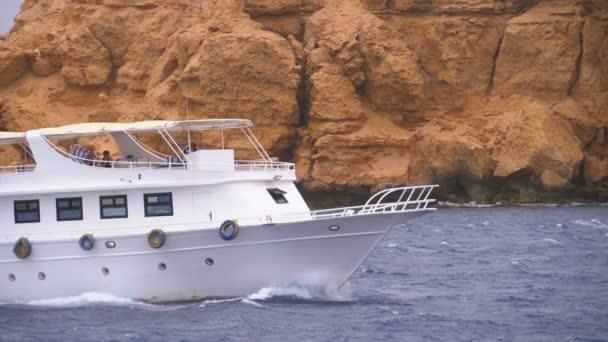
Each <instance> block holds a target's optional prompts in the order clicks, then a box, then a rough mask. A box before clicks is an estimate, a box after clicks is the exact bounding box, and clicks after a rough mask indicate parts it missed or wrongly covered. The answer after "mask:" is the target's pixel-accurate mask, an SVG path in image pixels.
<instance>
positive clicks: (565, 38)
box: [0, 0, 608, 202]
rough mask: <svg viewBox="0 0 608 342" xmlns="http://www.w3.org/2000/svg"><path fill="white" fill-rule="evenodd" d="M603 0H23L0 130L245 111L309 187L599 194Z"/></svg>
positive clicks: (603, 146)
mask: <svg viewBox="0 0 608 342" xmlns="http://www.w3.org/2000/svg"><path fill="white" fill-rule="evenodd" d="M607 36H608V3H607V2H605V1H601V0H584V1H577V0H551V1H532V0H508V1H505V0H466V1H451V0H450V1H443V0H423V1H421V0H416V1H410V0H392V1H384V0H297V1H294V0H238V1H237V0H234V1H233V0H209V1H204V2H195V1H190V0H130V1H125V0H120V1H117V0H27V1H26V2H25V4H24V5H23V6H22V11H21V13H20V14H19V15H18V16H17V18H16V22H15V26H14V28H13V29H12V31H11V32H10V33H9V34H8V35H6V36H3V37H2V39H3V41H0V129H3V130H26V129H31V128H37V127H43V126H53V125H63V124H68V123H74V122H85V121H134V120H144V119H151V118H152V119H160V118H166V119H185V118H186V117H190V118H219V117H244V118H250V119H252V120H253V121H254V122H256V124H257V127H256V129H255V132H256V134H257V135H259V136H260V138H261V142H262V143H263V144H264V145H265V146H267V147H268V149H269V151H270V153H271V154H272V155H276V156H280V157H281V158H282V159H287V160H294V161H295V162H296V163H297V167H298V177H299V181H300V182H301V183H302V184H303V186H304V188H305V189H307V190H310V191H336V190H351V191H363V192H366V191H369V190H374V189H376V188H380V187H385V186H390V185H401V184H418V183H426V182H437V183H440V184H441V185H443V186H442V187H441V193H440V196H441V197H442V198H443V199H448V200H476V201H484V202H485V201H489V202H494V201H539V200H554V199H555V197H551V196H553V195H558V196H566V197H580V196H582V197H585V198H589V199H595V200H606V199H607V197H606V196H608V195H607V192H608V190H607V188H608V37H607Z"/></svg>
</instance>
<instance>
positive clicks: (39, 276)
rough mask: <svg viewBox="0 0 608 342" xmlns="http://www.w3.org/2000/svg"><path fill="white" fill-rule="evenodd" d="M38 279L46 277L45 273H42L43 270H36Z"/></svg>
mask: <svg viewBox="0 0 608 342" xmlns="http://www.w3.org/2000/svg"><path fill="white" fill-rule="evenodd" d="M38 279H40V280H44V279H46V274H44V272H38Z"/></svg>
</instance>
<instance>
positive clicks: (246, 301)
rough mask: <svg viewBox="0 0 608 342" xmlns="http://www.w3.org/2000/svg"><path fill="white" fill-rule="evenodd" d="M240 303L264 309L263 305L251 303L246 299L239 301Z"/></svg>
mask: <svg viewBox="0 0 608 342" xmlns="http://www.w3.org/2000/svg"><path fill="white" fill-rule="evenodd" d="M241 303H243V304H249V305H253V306H255V307H258V308H264V307H265V306H264V305H262V304H260V303H257V302H255V301H253V300H251V299H247V298H243V299H242V300H241Z"/></svg>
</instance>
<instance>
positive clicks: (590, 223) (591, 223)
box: [571, 219, 608, 229]
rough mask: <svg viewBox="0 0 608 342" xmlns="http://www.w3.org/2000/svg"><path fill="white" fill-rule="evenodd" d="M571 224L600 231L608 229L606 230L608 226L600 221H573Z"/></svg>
mask: <svg viewBox="0 0 608 342" xmlns="http://www.w3.org/2000/svg"><path fill="white" fill-rule="evenodd" d="M571 223H572V224H576V225H579V226H588V227H593V228H598V229H606V228H608V225H606V224H604V223H602V221H600V220H598V219H591V220H574V221H571Z"/></svg>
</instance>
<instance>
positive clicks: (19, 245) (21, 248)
mask: <svg viewBox="0 0 608 342" xmlns="http://www.w3.org/2000/svg"><path fill="white" fill-rule="evenodd" d="M13 253H15V256H16V257H17V258H19V259H26V258H27V257H29V256H30V254H32V245H31V244H30V241H29V240H28V239H27V238H24V237H22V238H19V240H17V242H15V247H13Z"/></svg>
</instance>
